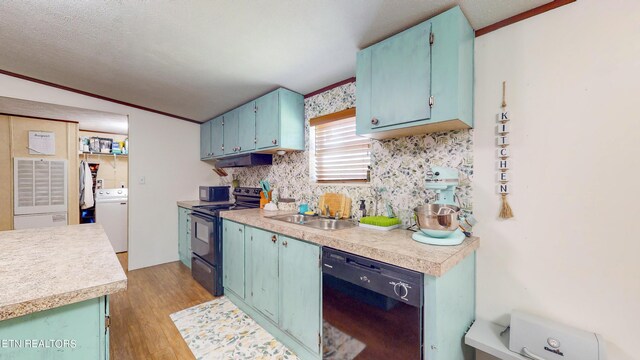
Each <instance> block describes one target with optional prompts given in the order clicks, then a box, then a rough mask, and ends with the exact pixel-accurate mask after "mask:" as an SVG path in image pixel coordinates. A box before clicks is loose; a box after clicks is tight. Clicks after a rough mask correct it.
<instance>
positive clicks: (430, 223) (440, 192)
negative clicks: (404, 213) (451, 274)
mask: <svg viewBox="0 0 640 360" xmlns="http://www.w3.org/2000/svg"><path fill="white" fill-rule="evenodd" d="M458 185H459V180H458V170H457V169H453V168H447V167H441V166H434V167H432V168H431V169H430V170H429V171H428V172H427V181H426V188H427V189H431V190H434V191H435V192H436V201H435V202H434V203H433V204H426V205H423V206H418V207H417V208H415V209H414V213H415V217H416V223H417V225H418V227H419V228H420V231H417V232H415V233H414V234H413V236H412V238H413V240H415V241H418V242H421V243H425V244H432V245H458V244H460V243H462V241H464V238H465V235H464V233H463V232H462V230H461V229H460V227H459V221H460V220H459V219H458V216H459V213H460V207H459V206H458V205H456V202H455V191H456V187H457V186H458Z"/></svg>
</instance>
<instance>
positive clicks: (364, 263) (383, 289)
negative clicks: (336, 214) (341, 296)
mask: <svg viewBox="0 0 640 360" xmlns="http://www.w3.org/2000/svg"><path fill="white" fill-rule="evenodd" d="M322 272H323V273H325V274H329V275H331V276H333V277H336V278H338V279H342V280H345V281H348V282H350V283H352V284H354V285H358V286H361V287H363V288H366V289H368V290H371V291H374V292H377V293H379V294H382V295H385V296H387V297H389V298H392V299H395V300H398V301H401V302H404V303H406V304H409V305H412V306H421V305H422V292H423V275H422V273H419V272H417V271H413V270H409V269H405V268H401V267H398V266H395V265H391V264H387V263H384V262H380V261H376V260H372V259H369V258H365V257H362V256H359V255H354V254H350V253H347V252H344V251H340V250H336V249H332V248H327V247H324V248H323V249H322Z"/></svg>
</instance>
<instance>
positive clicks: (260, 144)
mask: <svg viewBox="0 0 640 360" xmlns="http://www.w3.org/2000/svg"><path fill="white" fill-rule="evenodd" d="M278 150H304V98H303V96H302V95H301V94H298V93H295V92H293V91H291V90H287V89H283V88H279V89H277V90H274V91H272V92H270V93H268V94H266V95H263V96H261V97H259V98H257V99H255V100H252V101H250V102H248V103H246V104H244V105H242V106H240V107H238V108H236V109H233V110H231V111H229V112H227V113H226V114H224V115H221V116H218V117H216V118H214V119H212V120H209V121H207V122H206V123H204V124H202V125H201V126H200V159H201V160H211V159H216V158H221V157H225V156H233V155H238V154H243V153H252V152H258V153H275V152H276V151H278Z"/></svg>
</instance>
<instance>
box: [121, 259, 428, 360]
mask: <svg viewBox="0 0 640 360" xmlns="http://www.w3.org/2000/svg"><path fill="white" fill-rule="evenodd" d="M118 259H119V260H120V263H121V264H122V267H123V268H124V269H125V273H127V277H128V285H127V291H124V292H121V293H117V294H113V295H111V298H110V299H111V300H110V303H109V305H110V310H111V328H110V349H109V350H110V351H109V352H110V357H111V359H112V360H128V359H133V360H141V359H145V360H146V359H149V360H153V359H171V360H173V359H176V360H182V359H194V356H193V355H192V353H191V351H190V350H189V347H188V346H187V344H186V343H185V342H184V340H183V339H182V336H180V333H179V332H178V330H177V329H176V327H175V326H174V324H173V321H171V319H170V318H169V315H170V314H172V313H174V312H176V311H180V310H183V309H186V308H189V307H192V306H195V305H198V304H202V303H204V302H207V301H209V300H212V299H214V297H213V296H212V295H211V294H209V293H208V292H207V291H206V290H205V289H204V288H203V287H201V286H200V285H199V284H198V283H197V282H195V280H193V278H192V277H191V270H190V269H189V268H187V267H186V266H184V265H183V264H182V263H180V262H179V261H177V262H173V263H169V264H163V265H158V266H152V267H148V268H144V269H140V270H134V271H129V272H128V271H127V270H126V269H127V260H128V259H127V253H121V254H118ZM323 298H324V299H323V302H324V305H323V312H324V316H325V319H327V320H328V321H329V322H330V323H331V324H333V325H334V326H336V327H337V328H338V329H340V330H342V331H344V332H345V333H347V334H349V335H351V336H353V337H355V338H356V339H358V340H360V341H362V342H364V343H365V344H366V345H367V347H366V348H365V350H364V351H363V352H362V353H360V355H359V356H358V357H356V360H360V359H362V360H374V359H384V360H387V359H413V358H414V355H416V353H415V351H414V350H413V349H415V348H416V347H417V346H419V334H418V333H416V332H414V331H410V330H409V329H408V328H407V327H406V326H403V324H408V323H414V322H415V321H419V319H418V318H417V315H416V312H415V310H413V308H411V307H409V306H406V305H405V306H399V307H397V308H395V309H393V310H392V311H383V310H380V309H377V308H375V307H373V306H369V305H366V304H363V303H360V302H354V301H353V300H352V299H351V298H349V297H348V296H345V295H343V294H342V293H340V292H338V291H335V290H332V289H330V288H325V291H324V294H323ZM401 305H404V304H401ZM390 329H400V330H397V331H396V330H394V332H393V333H390ZM392 344H393V345H392ZM398 348H399V349H400V350H399V351H398ZM394 349H396V350H394ZM418 358H419V355H418Z"/></svg>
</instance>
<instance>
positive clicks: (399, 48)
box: [356, 7, 474, 139]
mask: <svg viewBox="0 0 640 360" xmlns="http://www.w3.org/2000/svg"><path fill="white" fill-rule="evenodd" d="M473 41H474V31H473V29H472V28H471V26H470V25H469V22H468V21H467V19H466V18H465V17H464V14H463V13H462V11H461V10H460V8H459V7H454V8H453V9H451V10H449V11H446V12H444V13H442V14H440V15H438V16H436V17H434V18H432V19H429V20H427V21H425V22H423V23H421V24H418V25H416V26H414V27H412V28H409V29H407V30H405V31H403V32H401V33H399V34H396V35H394V36H392V37H390V38H388V39H386V40H384V41H381V42H379V43H377V44H374V45H372V46H370V47H368V48H366V49H363V50H361V51H359V52H358V54H357V58H356V64H357V67H356V109H357V110H356V132H357V134H359V135H363V136H367V137H371V138H376V139H386V138H393V137H400V136H407V135H415V134H418V133H429V132H435V131H444V130H455V129H465V128H470V127H472V126H473Z"/></svg>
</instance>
